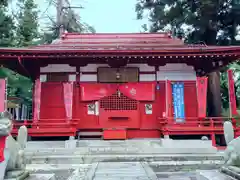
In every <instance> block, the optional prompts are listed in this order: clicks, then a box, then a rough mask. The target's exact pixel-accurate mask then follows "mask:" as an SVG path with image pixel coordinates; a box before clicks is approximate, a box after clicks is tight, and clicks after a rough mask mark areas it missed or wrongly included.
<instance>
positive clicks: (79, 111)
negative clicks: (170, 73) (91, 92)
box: [40, 81, 198, 135]
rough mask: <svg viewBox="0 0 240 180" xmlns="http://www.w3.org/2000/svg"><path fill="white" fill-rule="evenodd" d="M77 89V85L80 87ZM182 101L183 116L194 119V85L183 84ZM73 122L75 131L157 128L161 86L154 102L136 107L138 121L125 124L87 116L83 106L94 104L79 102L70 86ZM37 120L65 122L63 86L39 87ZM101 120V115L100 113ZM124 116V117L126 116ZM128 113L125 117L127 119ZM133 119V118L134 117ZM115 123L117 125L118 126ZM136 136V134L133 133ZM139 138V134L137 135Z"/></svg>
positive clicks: (162, 98)
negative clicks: (147, 108) (150, 107)
mask: <svg viewBox="0 0 240 180" xmlns="http://www.w3.org/2000/svg"><path fill="white" fill-rule="evenodd" d="M80 86H81V84H80ZM184 87H185V88H184V101H185V116H186V117H197V108H198V106H197V95H196V84H195V81H185V82H184ZM73 94H74V95H73V118H74V119H79V124H78V128H79V129H95V128H111V127H113V128H114V127H115V126H116V127H117V126H122V127H123V126H124V127H127V128H132V129H142V130H143V129H145V130H151V129H152V130H154V129H157V128H158V123H159V120H158V117H162V116H163V113H164V112H165V106H166V100H165V94H166V92H165V82H164V81H161V82H159V90H157V89H156V91H155V101H154V102H140V103H139V116H138V117H139V118H136V119H131V120H129V121H128V122H126V121H125V120H123V121H124V122H121V120H116V121H114V122H109V121H108V120H107V119H104V118H99V116H96V115H88V114H87V105H88V104H90V103H94V102H84V101H81V96H80V87H79V85H77V83H74V93H73ZM41 96H42V97H41V111H40V118H41V119H65V116H66V115H65V109H64V100H63V85H62V83H59V82H44V83H42V93H41ZM146 103H152V104H153V113H152V114H146V113H145V104H146ZM100 116H101V111H100ZM126 116H127V114H126ZM130 116H131V113H130V114H129V117H130ZM136 117H137V116H136ZM118 123H119V124H118ZM136 134H139V133H136ZM139 135H140V134H139Z"/></svg>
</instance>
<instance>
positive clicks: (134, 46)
mask: <svg viewBox="0 0 240 180" xmlns="http://www.w3.org/2000/svg"><path fill="white" fill-rule="evenodd" d="M163 47H166V48H169V47H172V48H173V47H184V43H183V41H182V40H180V39H177V38H172V37H171V36H170V34H167V33H154V34H150V33H135V34H133V33H125V34H115V33H111V34H106V33H102V34H101V33H100V34H76V33H66V34H64V35H63V36H62V38H61V39H58V40H55V41H54V42H53V43H52V44H48V45H40V46H35V47H31V49H32V48H33V49H75V50H140V49H154V50H157V49H162V48H163Z"/></svg>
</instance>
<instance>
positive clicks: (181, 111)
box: [172, 82, 185, 122]
mask: <svg viewBox="0 0 240 180" xmlns="http://www.w3.org/2000/svg"><path fill="white" fill-rule="evenodd" d="M172 92H173V107H174V118H175V121H176V122H184V121H185V120H184V119H185V105H184V83H183V82H176V83H174V84H172Z"/></svg>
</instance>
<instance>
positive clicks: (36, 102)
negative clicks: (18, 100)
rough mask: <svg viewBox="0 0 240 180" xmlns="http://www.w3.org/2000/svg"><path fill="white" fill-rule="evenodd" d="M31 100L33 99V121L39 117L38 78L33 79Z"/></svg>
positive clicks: (39, 96) (39, 89)
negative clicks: (32, 96) (32, 97)
mask: <svg viewBox="0 0 240 180" xmlns="http://www.w3.org/2000/svg"><path fill="white" fill-rule="evenodd" d="M33 101H34V110H33V119H34V121H38V120H39V119H40V106H41V81H40V79H36V80H35V86H34V99H33Z"/></svg>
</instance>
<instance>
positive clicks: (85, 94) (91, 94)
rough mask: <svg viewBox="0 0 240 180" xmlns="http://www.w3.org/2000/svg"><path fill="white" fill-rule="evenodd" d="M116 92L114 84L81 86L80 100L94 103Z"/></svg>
mask: <svg viewBox="0 0 240 180" xmlns="http://www.w3.org/2000/svg"><path fill="white" fill-rule="evenodd" d="M116 91H117V85H115V84H97V83H96V84H81V100H82V101H94V100H99V99H101V98H103V97H107V96H111V95H112V94H113V93H115V92H116Z"/></svg>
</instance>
